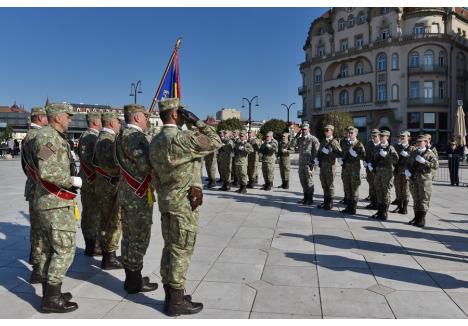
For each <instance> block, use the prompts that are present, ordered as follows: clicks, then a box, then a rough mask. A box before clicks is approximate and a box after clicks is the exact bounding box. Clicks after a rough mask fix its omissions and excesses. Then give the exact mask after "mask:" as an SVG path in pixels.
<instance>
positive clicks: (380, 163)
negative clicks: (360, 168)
mask: <svg viewBox="0 0 468 326" xmlns="http://www.w3.org/2000/svg"><path fill="white" fill-rule="evenodd" d="M380 150H383V151H384V152H387V156H385V157H383V156H382V155H380ZM373 162H374V163H373V164H372V165H373V167H374V168H375V169H385V170H388V171H392V172H393V166H394V165H395V164H396V163H397V162H398V153H397V152H396V150H395V148H394V147H393V146H392V145H390V144H388V145H387V146H384V145H382V144H380V145H379V146H377V147H376V149H375V151H374V159H373Z"/></svg>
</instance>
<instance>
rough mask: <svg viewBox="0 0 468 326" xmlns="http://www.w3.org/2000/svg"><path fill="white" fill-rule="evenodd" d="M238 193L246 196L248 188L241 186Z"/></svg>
mask: <svg viewBox="0 0 468 326" xmlns="http://www.w3.org/2000/svg"><path fill="white" fill-rule="evenodd" d="M237 192H238V193H240V194H246V193H247V186H245V185H241V186H240V188H239V190H237Z"/></svg>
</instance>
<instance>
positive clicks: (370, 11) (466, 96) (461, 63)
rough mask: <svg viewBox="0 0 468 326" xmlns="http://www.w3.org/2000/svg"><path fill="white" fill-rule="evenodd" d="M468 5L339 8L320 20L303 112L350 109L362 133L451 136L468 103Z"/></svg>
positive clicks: (311, 41) (305, 66)
mask: <svg viewBox="0 0 468 326" xmlns="http://www.w3.org/2000/svg"><path fill="white" fill-rule="evenodd" d="M467 33H468V10H467V9H463V8H442V7H440V8H389V7H382V8H369V7H367V8H354V7H346V8H332V9H330V10H328V11H327V12H326V13H325V14H323V15H322V16H321V17H319V18H317V19H316V20H315V21H313V22H312V24H311V26H310V29H309V32H308V37H307V40H306V43H305V45H304V48H303V49H304V51H305V62H303V63H302V64H301V65H300V72H301V74H302V80H303V86H301V87H299V90H298V91H299V95H301V96H302V98H303V111H302V112H301V113H300V116H301V118H302V120H305V121H309V122H310V123H311V124H312V125H313V126H315V125H316V123H317V121H318V120H319V118H320V116H323V115H324V114H326V113H328V112H334V111H344V112H350V113H351V115H352V117H353V121H354V124H355V126H356V127H358V128H359V129H360V131H361V137H367V136H368V135H369V133H370V130H371V129H372V128H381V129H388V130H390V131H391V132H392V137H395V136H396V135H397V134H398V132H399V131H400V130H404V129H408V130H410V131H411V133H412V135H417V134H419V133H422V132H427V133H430V134H432V137H433V142H434V143H438V144H445V143H446V142H447V139H448V137H449V136H450V135H451V133H452V131H453V126H454V121H455V115H456V109H457V106H458V105H459V104H463V105H464V108H465V109H468V104H467V102H468V80H467V79H468V67H467V60H468V39H467V35H466V34H467Z"/></svg>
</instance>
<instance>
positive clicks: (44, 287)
mask: <svg viewBox="0 0 468 326" xmlns="http://www.w3.org/2000/svg"><path fill="white" fill-rule="evenodd" d="M46 288H47V282H42V296H45V293H46ZM61 295H62V297H63V298H64V299H65V300H66V301H70V300H71V299H72V298H73V296H72V294H71V293H70V292H65V293H62V294H61Z"/></svg>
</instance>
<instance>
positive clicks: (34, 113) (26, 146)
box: [21, 107, 48, 284]
mask: <svg viewBox="0 0 468 326" xmlns="http://www.w3.org/2000/svg"><path fill="white" fill-rule="evenodd" d="M47 124H48V121H47V115H46V111H45V110H44V108H40V107H35V108H32V109H31V126H30V129H29V131H28V133H27V134H26V137H24V139H23V141H22V142H21V166H22V168H23V172H24V174H25V175H26V177H27V179H26V184H25V186H24V197H25V199H26V201H27V202H28V203H29V220H30V223H31V228H30V229H29V242H30V243H31V247H30V248H31V251H30V253H29V263H30V264H31V265H32V273H31V278H30V280H29V281H30V283H31V284H37V283H41V282H42V278H41V271H40V269H39V265H40V262H41V252H42V244H41V227H40V223H39V221H38V218H37V213H36V212H35V211H34V205H33V204H34V190H35V187H36V181H34V179H33V177H32V174H33V173H34V172H32V171H31V167H32V166H34V164H33V156H32V141H33V140H34V137H36V134H37V132H38V131H39V130H40V129H41V128H42V127H45V126H47Z"/></svg>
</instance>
